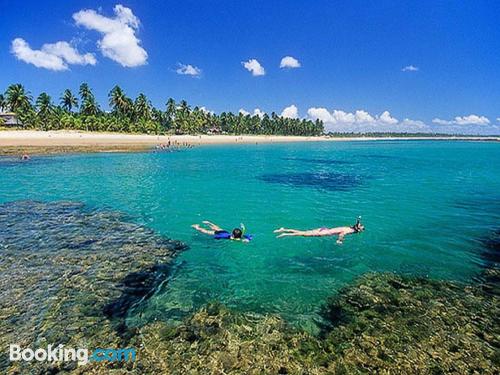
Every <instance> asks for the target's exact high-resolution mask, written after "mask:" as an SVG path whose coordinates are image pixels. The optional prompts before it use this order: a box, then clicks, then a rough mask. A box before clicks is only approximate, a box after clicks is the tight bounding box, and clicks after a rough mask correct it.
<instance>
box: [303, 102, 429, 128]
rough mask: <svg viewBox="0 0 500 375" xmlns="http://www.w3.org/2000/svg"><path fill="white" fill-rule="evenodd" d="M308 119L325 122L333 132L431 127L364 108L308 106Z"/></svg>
mask: <svg viewBox="0 0 500 375" xmlns="http://www.w3.org/2000/svg"><path fill="white" fill-rule="evenodd" d="M307 114H308V116H309V118H310V119H312V120H316V119H319V120H321V121H323V123H324V124H325V130H326V131H327V132H328V131H333V132H356V133H361V132H429V131H431V128H430V127H429V126H428V125H426V124H425V123H424V122H422V121H418V120H411V119H404V120H403V121H399V120H398V119H396V118H395V117H393V116H392V115H391V114H390V112H389V111H384V112H382V113H381V114H380V115H378V116H376V115H372V114H370V113H368V112H367V111H365V110H357V111H355V112H354V113H351V112H345V111H342V110H338V109H336V110H333V111H329V110H328V109H326V108H322V107H312V108H309V109H308V111H307Z"/></svg>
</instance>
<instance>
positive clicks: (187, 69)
mask: <svg viewBox="0 0 500 375" xmlns="http://www.w3.org/2000/svg"><path fill="white" fill-rule="evenodd" d="M176 72H177V74H183V75H188V76H192V77H199V76H200V74H201V69H200V68H198V67H196V66H193V65H191V64H187V65H185V64H179V67H178V68H177V69H176Z"/></svg>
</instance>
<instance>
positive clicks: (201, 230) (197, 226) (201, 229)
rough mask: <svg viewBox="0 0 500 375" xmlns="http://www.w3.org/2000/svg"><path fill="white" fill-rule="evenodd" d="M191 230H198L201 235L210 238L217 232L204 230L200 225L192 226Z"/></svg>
mask: <svg viewBox="0 0 500 375" xmlns="http://www.w3.org/2000/svg"><path fill="white" fill-rule="evenodd" d="M191 228H194V229H196V230H197V231H198V232H200V233H204V234H208V235H209V236H213V235H214V234H215V231H213V230H208V229H205V228H202V227H200V225H199V224H193V225H191Z"/></svg>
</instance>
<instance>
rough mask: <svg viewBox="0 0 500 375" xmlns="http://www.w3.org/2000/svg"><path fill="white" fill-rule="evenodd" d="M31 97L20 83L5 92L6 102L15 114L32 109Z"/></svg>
mask: <svg viewBox="0 0 500 375" xmlns="http://www.w3.org/2000/svg"><path fill="white" fill-rule="evenodd" d="M31 99H32V97H31V95H30V93H29V91H26V90H25V89H24V86H23V85H21V84H20V83H16V84H14V85H10V86H9V87H8V88H7V91H6V92H5V102H6V104H7V106H8V107H9V109H10V110H11V111H13V112H16V113H17V112H19V111H23V110H26V109H28V108H29V107H31Z"/></svg>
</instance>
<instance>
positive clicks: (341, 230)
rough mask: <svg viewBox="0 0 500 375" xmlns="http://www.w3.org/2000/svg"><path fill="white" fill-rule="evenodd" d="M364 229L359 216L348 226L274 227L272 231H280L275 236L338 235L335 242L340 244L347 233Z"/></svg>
mask: <svg viewBox="0 0 500 375" xmlns="http://www.w3.org/2000/svg"><path fill="white" fill-rule="evenodd" d="M364 230H365V226H364V225H363V224H361V217H359V218H358V220H356V224H354V225H352V226H350V227H335V228H326V227H322V228H318V229H311V230H297V229H286V228H280V229H276V230H275V231H274V233H281V234H280V235H279V236H278V237H277V238H280V237H287V236H295V237H325V236H338V239H337V243H338V244H339V245H341V244H342V243H343V242H344V237H345V236H346V235H348V234H354V233H359V232H362V231H364Z"/></svg>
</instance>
